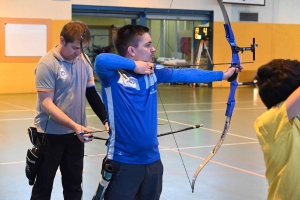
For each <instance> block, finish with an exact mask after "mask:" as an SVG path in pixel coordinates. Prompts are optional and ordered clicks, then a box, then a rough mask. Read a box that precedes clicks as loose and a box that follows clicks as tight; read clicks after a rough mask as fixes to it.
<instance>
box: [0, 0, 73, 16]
mask: <svg viewBox="0 0 300 200" xmlns="http://www.w3.org/2000/svg"><path fill="white" fill-rule="evenodd" d="M0 17H3V18H35V19H52V20H70V19H72V6H71V1H70V0H69V1H53V0H0Z"/></svg>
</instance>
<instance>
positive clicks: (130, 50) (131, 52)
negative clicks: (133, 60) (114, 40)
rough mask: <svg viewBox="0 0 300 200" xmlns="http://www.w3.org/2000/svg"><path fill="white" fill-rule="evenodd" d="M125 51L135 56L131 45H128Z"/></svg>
mask: <svg viewBox="0 0 300 200" xmlns="http://www.w3.org/2000/svg"><path fill="white" fill-rule="evenodd" d="M127 52H128V54H129V55H130V56H135V50H134V48H133V47H132V46H129V47H128V49H127Z"/></svg>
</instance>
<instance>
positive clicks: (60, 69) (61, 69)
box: [59, 68, 67, 79]
mask: <svg viewBox="0 0 300 200" xmlns="http://www.w3.org/2000/svg"><path fill="white" fill-rule="evenodd" d="M59 76H60V77H61V78H62V79H66V78H67V73H66V71H65V70H64V69H63V68H59Z"/></svg>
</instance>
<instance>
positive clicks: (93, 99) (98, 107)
mask: <svg viewBox="0 0 300 200" xmlns="http://www.w3.org/2000/svg"><path fill="white" fill-rule="evenodd" d="M85 96H86V98H87V100H88V102H89V104H90V106H91V108H92V109H93V111H94V113H95V114H96V115H97V116H98V117H99V119H100V120H101V122H102V123H103V125H104V124H105V123H106V122H107V118H106V111H105V107H104V104H103V102H102V99H101V97H100V95H99V93H98V91H97V90H96V87H95V86H92V87H88V88H86V92H85Z"/></svg>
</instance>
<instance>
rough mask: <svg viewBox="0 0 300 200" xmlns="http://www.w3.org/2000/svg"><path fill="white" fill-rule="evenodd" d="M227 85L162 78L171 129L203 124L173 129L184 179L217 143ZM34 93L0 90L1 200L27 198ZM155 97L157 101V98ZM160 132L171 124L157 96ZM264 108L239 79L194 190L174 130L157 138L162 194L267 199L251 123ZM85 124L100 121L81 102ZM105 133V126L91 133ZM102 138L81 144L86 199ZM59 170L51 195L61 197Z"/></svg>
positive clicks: (172, 199) (187, 198) (178, 198)
mask: <svg viewBox="0 0 300 200" xmlns="http://www.w3.org/2000/svg"><path fill="white" fill-rule="evenodd" d="M228 93H229V88H207V87H198V88H194V89H193V88H190V87H188V86H187V85H160V86H159V94H160V96H161V99H162V101H163V104H164V107H165V109H166V111H167V116H168V118H169V120H170V123H171V127H172V129H173V130H177V129H181V128H186V127H188V126H191V125H195V124H203V126H204V127H203V128H200V129H194V130H190V131H186V132H181V133H176V134H175V138H176V141H177V143H178V146H179V148H180V152H181V155H182V158H183V161H184V164H185V167H186V170H187V172H188V176H189V179H190V181H191V180H192V177H193V174H194V172H195V170H196V169H197V167H198V165H199V164H200V163H201V162H202V161H203V159H204V158H205V157H206V156H208V154H209V153H210V151H211V150H212V149H213V148H214V146H215V144H216V143H217V142H218V140H219V138H220V135H221V131H222V130H223V127H224V120H225V115H224V114H225V108H226V101H227V96H228ZM35 101H36V94H12V95H0V128H1V132H0V152H1V154H0V155H1V157H0V177H1V178H0V200H11V199H18V200H28V199H29V198H30V194H31V188H32V187H31V186H29V185H28V181H27V178H26V176H25V155H26V151H27V149H28V148H30V147H31V143H30V141H29V138H28V135H27V134H26V130H27V128H28V127H29V126H30V125H31V123H32V122H33V117H34V114H35ZM158 101H159V100H158ZM158 108H159V126H158V127H159V128H158V130H159V133H163V132H168V131H170V127H169V125H168V124H165V123H166V122H167V120H166V118H167V117H166V115H165V113H164V111H163V108H162V104H161V102H160V101H159V105H158ZM265 110H266V108H265V106H264V105H263V103H262V102H261V101H260V99H259V96H258V94H257V91H256V89H255V88H253V87H249V86H248V87H246V86H241V87H239V88H238V89H237V92H236V106H235V109H234V111H233V116H232V121H231V125H230V128H229V131H228V134H227V137H226V139H225V141H224V143H223V145H222V147H221V148H220V149H219V151H218V153H217V154H216V155H215V156H214V157H213V158H212V160H211V161H210V162H209V163H208V164H207V165H206V166H205V167H204V169H203V170H202V172H200V174H199V175H198V178H197V181H196V185H195V191H194V193H192V190H191V186H190V183H189V180H188V178H187V176H186V173H185V170H184V167H183V164H182V162H181V159H180V156H179V154H178V150H177V147H176V144H175V141H174V139H173V136H172V135H169V136H164V137H159V142H160V150H161V158H162V162H163V164H164V182H163V192H162V195H161V198H160V199H161V200H199V199H200V200H206V199H214V200H260V199H266V196H267V189H268V185H267V181H266V179H265V176H264V174H265V166H264V161H263V155H262V151H261V148H260V146H259V143H258V140H257V137H256V134H255V131H254V128H253V123H254V121H255V119H256V117H257V116H258V115H260V114H261V113H262V112H264V111H265ZM87 113H88V122H89V126H90V127H89V128H91V129H92V130H99V129H103V126H102V125H101V123H100V122H99V120H98V119H97V117H96V116H95V115H94V113H93V111H92V110H91V108H90V107H89V105H87ZM95 135H97V136H102V137H105V136H106V133H101V134H99V133H97V134H96V133H95ZM104 154H105V145H104V142H103V141H100V140H94V141H92V142H90V143H87V144H86V146H85V155H86V156H85V158H84V173H83V200H90V199H92V196H93V194H94V192H95V190H96V187H97V186H98V182H99V177H100V173H99V172H100V168H101V162H102V159H103V156H104ZM60 180H61V176H60V173H59V171H58V172H57V175H56V178H55V182H54V187H53V191H52V198H51V199H53V200H62V199H63V196H62V187H61V181H60Z"/></svg>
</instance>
